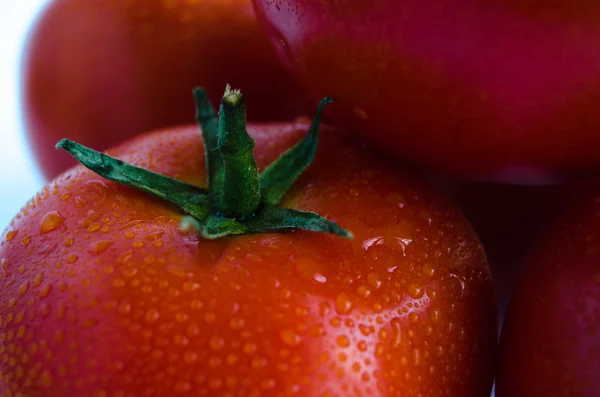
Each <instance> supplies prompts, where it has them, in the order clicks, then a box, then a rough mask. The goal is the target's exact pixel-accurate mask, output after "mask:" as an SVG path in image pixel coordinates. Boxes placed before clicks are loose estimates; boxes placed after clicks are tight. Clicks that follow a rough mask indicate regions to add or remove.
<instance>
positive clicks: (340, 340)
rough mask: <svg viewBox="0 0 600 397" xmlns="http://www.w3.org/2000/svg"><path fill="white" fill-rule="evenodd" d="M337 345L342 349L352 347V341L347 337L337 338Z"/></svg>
mask: <svg viewBox="0 0 600 397" xmlns="http://www.w3.org/2000/svg"><path fill="white" fill-rule="evenodd" d="M335 341H336V343H337V345H338V346H340V347H348V346H350V339H349V338H348V337H347V336H346V335H340V336H338V337H337V338H336V340H335Z"/></svg>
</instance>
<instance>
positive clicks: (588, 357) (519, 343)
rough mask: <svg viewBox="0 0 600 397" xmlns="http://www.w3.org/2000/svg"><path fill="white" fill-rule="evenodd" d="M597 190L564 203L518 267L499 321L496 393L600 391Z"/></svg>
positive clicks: (502, 396) (523, 396) (580, 395)
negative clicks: (516, 279)
mask: <svg viewBox="0 0 600 397" xmlns="http://www.w3.org/2000/svg"><path fill="white" fill-rule="evenodd" d="M598 192H599V190H598V189H597V186H596V188H595V189H594V190H593V191H592V192H590V191H589V189H588V191H587V194H585V195H582V197H583V198H581V199H578V200H577V201H575V202H573V203H571V205H572V206H570V207H569V208H568V210H567V211H566V213H565V214H563V216H562V217H561V218H560V219H559V220H558V221H557V222H556V223H555V224H554V225H553V227H552V228H551V229H550V230H549V231H548V233H547V235H546V236H545V237H544V239H543V240H542V242H541V244H540V245H539V246H538V247H537V249H536V250H535V252H534V254H533V256H532V257H531V258H530V259H529V261H528V262H527V263H526V265H525V267H524V269H523V272H522V274H521V277H520V280H519V282H518V285H517V288H516V291H515V294H514V296H513V298H512V299H511V301H510V303H509V306H508V309H507V313H506V318H505V321H504V325H503V329H502V335H501V340H500V365H499V372H498V375H497V381H496V396H498V397H508V396H511V397H512V396H514V397H528V396H566V395H568V396H572V397H588V396H597V395H600V380H599V379H598V373H600V327H599V326H598V325H599V323H598V318H599V317H598V308H599V307H600V260H599V259H598V252H597V251H598V237H600V222H599V221H598V213H599V211H600V200H599V198H600V193H598ZM580 193H581V192H580ZM580 197H581V196H580Z"/></svg>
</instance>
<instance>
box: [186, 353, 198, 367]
mask: <svg viewBox="0 0 600 397" xmlns="http://www.w3.org/2000/svg"><path fill="white" fill-rule="evenodd" d="M196 360H198V353H196V352H195V351H187V352H185V353H183V361H185V362H186V363H188V364H194V363H195V362H196Z"/></svg>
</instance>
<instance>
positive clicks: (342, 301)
mask: <svg viewBox="0 0 600 397" xmlns="http://www.w3.org/2000/svg"><path fill="white" fill-rule="evenodd" d="M335 309H336V311H337V312H338V314H348V313H350V311H351V310H352V302H351V301H350V298H349V297H348V295H346V294H345V293H343V292H342V293H341V294H339V295H338V296H337V298H336V299H335Z"/></svg>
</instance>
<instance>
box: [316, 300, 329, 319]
mask: <svg viewBox="0 0 600 397" xmlns="http://www.w3.org/2000/svg"><path fill="white" fill-rule="evenodd" d="M329 313H331V307H330V306H329V303H327V302H321V303H319V314H320V315H321V317H325V316H328V315H329Z"/></svg>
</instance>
